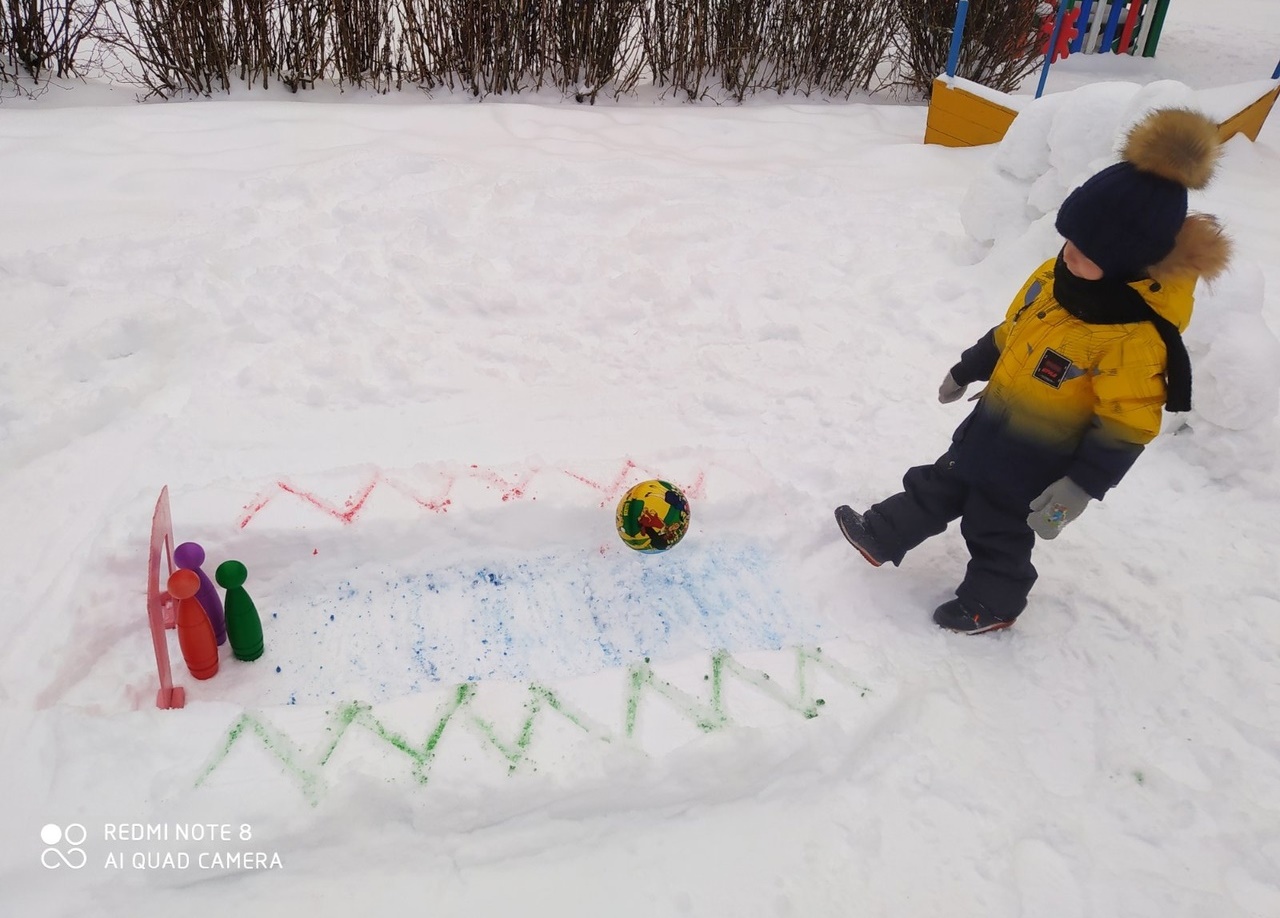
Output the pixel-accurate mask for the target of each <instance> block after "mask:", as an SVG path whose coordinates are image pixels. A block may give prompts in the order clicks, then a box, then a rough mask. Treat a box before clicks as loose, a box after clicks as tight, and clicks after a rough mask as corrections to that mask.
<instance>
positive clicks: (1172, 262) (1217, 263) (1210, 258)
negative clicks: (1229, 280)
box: [1150, 214, 1231, 281]
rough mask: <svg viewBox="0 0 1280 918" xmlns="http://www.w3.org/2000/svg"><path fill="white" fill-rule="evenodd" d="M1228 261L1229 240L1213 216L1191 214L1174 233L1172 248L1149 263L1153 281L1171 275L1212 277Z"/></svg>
mask: <svg viewBox="0 0 1280 918" xmlns="http://www.w3.org/2000/svg"><path fill="white" fill-rule="evenodd" d="M1230 261H1231V240H1230V239H1229V238H1227V234H1226V233H1224V232H1223V231H1222V226H1221V225H1220V224H1219V223H1218V220H1217V218H1216V217H1213V216H1210V215H1209V214H1191V215H1190V216H1189V217H1187V219H1186V222H1185V223H1183V224H1182V229H1181V230H1179V232H1178V241H1177V242H1176V243H1174V246H1173V251H1172V252H1170V253H1169V254H1168V255H1167V256H1165V257H1164V258H1163V259H1161V260H1160V262H1159V263H1158V264H1154V265H1152V266H1151V271H1150V274H1151V276H1152V277H1153V278H1155V279H1156V280H1164V281H1168V280H1172V279H1173V278H1175V277H1203V278H1204V279H1205V280H1213V279H1214V278H1215V277H1217V276H1218V275H1219V274H1221V273H1222V272H1223V271H1225V270H1226V268H1227V263H1228V262H1230Z"/></svg>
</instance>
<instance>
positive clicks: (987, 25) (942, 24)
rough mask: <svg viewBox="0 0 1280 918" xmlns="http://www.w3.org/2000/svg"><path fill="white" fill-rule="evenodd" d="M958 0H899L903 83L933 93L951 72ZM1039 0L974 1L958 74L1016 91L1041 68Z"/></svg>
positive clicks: (898, 38)
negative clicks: (936, 84)
mask: <svg viewBox="0 0 1280 918" xmlns="http://www.w3.org/2000/svg"><path fill="white" fill-rule="evenodd" d="M956 6H957V0H898V26H897V29H896V30H895V33H896V39H895V43H896V49H897V60H898V67H899V76H898V80H897V82H898V85H901V86H904V87H906V88H908V89H909V90H911V91H913V92H917V93H919V94H920V95H922V96H924V97H925V98H928V97H929V96H930V95H931V94H932V91H933V80H934V78H935V77H937V76H938V75H939V74H942V73H944V72H945V71H946V67H947V54H948V52H949V51H950V48H951V32H952V28H953V26H954V25H955V16H956ZM1038 6H1039V3H1038V2H1037V0H971V2H970V4H969V15H968V19H967V22H966V24H965V30H964V37H963V42H962V44H961V46H960V60H959V64H958V65H957V67H956V74H957V76H961V77H964V78H965V79H968V80H973V81H974V82H977V83H981V84H982V85H984V86H988V87H990V88H991V89H995V90H998V91H1000V92H1012V91H1013V90H1015V89H1017V88H1018V85H1019V84H1020V83H1021V82H1022V81H1023V80H1024V79H1025V78H1026V77H1027V75H1028V74H1030V73H1031V72H1032V71H1033V70H1035V69H1036V67H1037V65H1039V63H1040V61H1041V59H1042V58H1043V55H1042V54H1041V52H1040V50H1039V46H1040V38H1039V34H1038V30H1039V27H1040V21H1041V17H1040V14H1039V13H1038V12H1037V7H1038Z"/></svg>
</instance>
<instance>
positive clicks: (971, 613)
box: [933, 599, 1017, 634]
mask: <svg viewBox="0 0 1280 918" xmlns="http://www.w3.org/2000/svg"><path fill="white" fill-rule="evenodd" d="M1016 618H1017V616H1016V615H1014V616H1012V617H1006V616H1001V615H997V614H996V613H994V612H992V611H991V610H990V609H988V608H987V607H986V606H984V605H982V603H978V602H973V601H972V600H971V601H969V602H967V603H966V602H961V601H960V600H959V599H952V600H951V601H949V602H944V603H943V604H942V605H940V606H938V608H936V609H934V610H933V620H934V621H935V622H936V623H937V624H938V625H940V626H941V627H943V628H946V629H948V630H950V631H958V632H960V633H962V634H982V633H984V632H986V631H999V630H1000V629H1001V628H1008V627H1009V626H1010V625H1012V624H1013V622H1014V619H1016Z"/></svg>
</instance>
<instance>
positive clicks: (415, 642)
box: [273, 543, 820, 700]
mask: <svg viewBox="0 0 1280 918" xmlns="http://www.w3.org/2000/svg"><path fill="white" fill-rule="evenodd" d="M775 565H776V561H775V559H774V558H773V557H772V556H771V554H770V552H768V551H767V550H766V548H765V547H764V546H762V545H759V544H755V543H749V544H745V545H709V544H706V543H703V544H700V545H690V546H681V547H680V548H679V549H678V550H677V551H673V552H670V553H668V554H662V555H643V556H642V555H634V554H631V553H625V554H624V553H616V554H611V555H606V556H601V555H600V554H598V553H583V554H581V555H578V556H571V555H563V554H557V555H546V556H538V557H526V558H517V559H512V560H506V561H501V562H499V561H494V562H491V563H487V564H484V565H480V566H476V565H454V566H449V567H442V568H438V569H435V570H429V571H424V572H421V573H402V574H396V575H393V576H388V575H387V574H386V573H385V572H384V571H382V570H368V571H367V572H364V571H361V570H356V571H353V572H351V574H350V576H348V577H347V578H345V579H344V580H342V581H341V582H339V583H338V584H336V585H334V586H333V587H331V588H329V589H328V590H326V591H324V592H323V593H322V594H320V595H316V596H314V597H313V598H312V599H311V600H310V601H309V602H308V603H307V606H309V608H305V609H298V610H297V612H296V613H294V614H290V613H289V612H288V611H284V612H282V613H281V617H280V618H279V619H278V620H277V622H276V624H277V625H278V631H277V633H276V634H275V636H274V638H275V640H274V642H273V646H274V647H275V648H277V649H278V651H279V653H280V657H281V658H283V660H284V669H285V671H286V673H287V675H288V676H289V677H290V678H289V681H290V682H292V683H294V684H293V685H292V686H291V688H292V689H293V690H294V691H295V692H296V693H297V694H298V695H299V696H307V697H311V698H327V697H328V696H329V694H330V692H331V690H333V689H334V687H335V686H338V687H341V688H342V689H343V690H344V691H346V692H347V693H348V694H350V693H351V691H352V690H355V691H359V692H360V693H361V695H360V697H365V698H370V700H377V699H378V698H386V697H391V696H394V695H396V694H404V693H408V692H411V691H415V690H418V689H421V688H423V687H425V686H426V685H428V684H430V683H437V682H463V681H481V680H485V679H501V680H520V681H525V680H550V679H557V678H565V677H571V676H574V675H581V674H585V673H589V672H595V671H599V670H602V669H610V668H616V667H619V666H625V665H628V664H630V663H634V662H639V661H641V660H643V659H644V658H645V657H650V658H668V659H673V658H679V657H684V656H688V655H692V654H695V653H697V652H699V651H704V650H719V649H727V650H730V651H739V652H740V651H745V650H777V649H780V648H782V647H784V646H790V645H792V644H795V643H803V642H806V641H812V640H816V639H818V637H819V630H820V628H819V625H818V623H817V621H816V619H815V618H813V617H811V616H803V615H800V614H798V612H797V610H796V606H795V603H793V602H791V601H789V600H788V597H787V596H786V595H785V592H784V590H783V588H782V586H781V584H780V580H779V578H778V576H777V571H776V568H775ZM366 567H370V568H372V567H373V566H372V565H367V566H366Z"/></svg>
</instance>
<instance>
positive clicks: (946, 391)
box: [938, 373, 969, 405]
mask: <svg viewBox="0 0 1280 918" xmlns="http://www.w3.org/2000/svg"><path fill="white" fill-rule="evenodd" d="M968 388H969V387H968V386H962V385H960V384H959V383H958V382H956V381H955V379H954V378H953V377H952V375H951V374H950V373H948V374H947V378H946V379H944V380H943V381H942V385H940V386H939V387H938V401H940V402H942V404H944V405H947V404H950V403H951V402H954V401H957V400H958V399H959V398H960V396H962V395H964V390H965V389H968Z"/></svg>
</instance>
